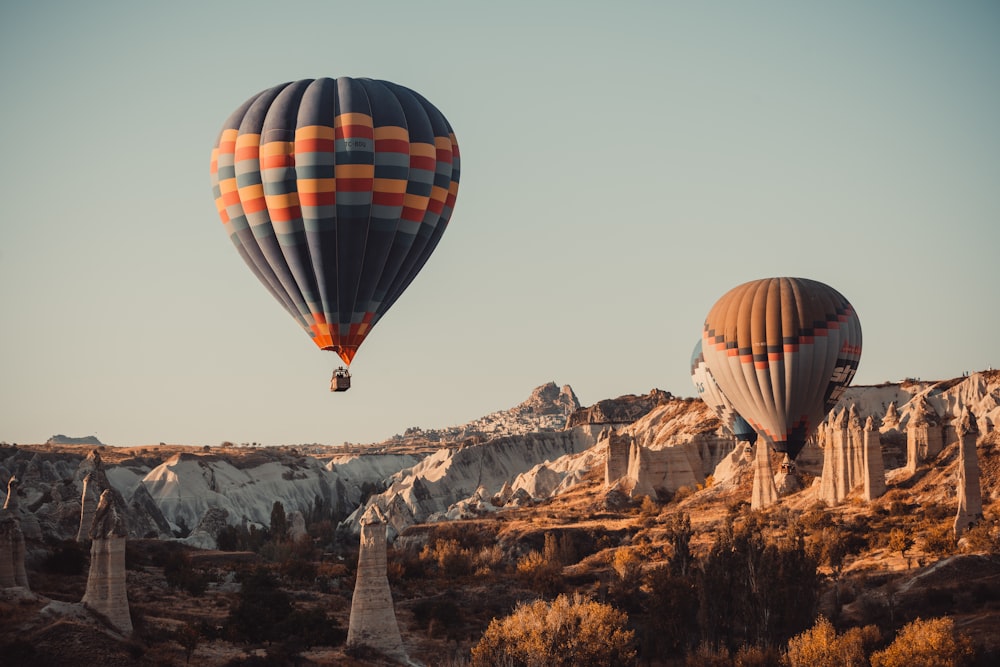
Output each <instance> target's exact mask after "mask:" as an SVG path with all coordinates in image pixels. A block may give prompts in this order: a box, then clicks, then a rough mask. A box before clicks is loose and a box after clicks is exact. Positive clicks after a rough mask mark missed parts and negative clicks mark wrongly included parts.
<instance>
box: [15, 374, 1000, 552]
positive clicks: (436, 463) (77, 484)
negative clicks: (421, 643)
mask: <svg viewBox="0 0 1000 667" xmlns="http://www.w3.org/2000/svg"><path fill="white" fill-rule="evenodd" d="M841 405H842V406H848V405H853V406H854V407H855V410H856V412H857V413H858V414H859V415H860V416H861V418H862V419H864V418H866V417H868V416H874V417H876V418H877V419H878V420H879V422H880V423H882V424H883V427H882V430H883V449H884V450H885V451H886V461H887V468H888V469H890V471H891V469H892V468H893V467H895V466H898V465H901V456H905V433H906V429H907V428H908V426H909V425H910V423H911V422H914V423H915V422H916V421H917V420H921V421H922V422H925V421H927V420H930V421H932V422H935V423H938V424H940V425H941V429H942V431H943V442H944V443H948V442H950V441H951V440H953V439H954V438H953V435H949V430H948V429H949V428H950V423H951V421H952V420H954V419H955V417H956V416H957V415H958V414H959V413H960V412H961V410H962V409H968V410H971V412H972V414H973V415H974V416H975V418H976V420H977V422H978V426H979V430H980V432H981V433H983V434H984V437H985V436H986V435H987V434H990V433H992V432H993V431H994V429H995V425H996V424H997V423H1000V372H997V371H993V372H985V373H975V374H973V375H971V376H969V377H960V378H954V379H950V380H946V381H940V382H930V381H923V382H921V381H914V380H906V381H903V382H900V383H886V384H882V385H878V386H859V387H852V388H850V389H849V390H848V391H847V392H846V393H845V395H844V398H843V400H842V403H841ZM431 442H436V443H437V445H436V446H434V447H429V448H428V447H425V448H424V449H423V450H421V448H420V447H417V446H415V445H417V444H419V443H424V444H425V445H426V444H428V443H431ZM611 442H615V443H623V442H624V443H625V444H623V445H621V444H619V446H621V447H625V451H626V452H627V449H628V447H632V446H635V447H637V448H639V449H637V450H636V452H637V455H636V456H635V457H633V465H634V466H635V469H634V470H632V471H626V472H628V475H630V476H631V477H630V479H631V484H630V489H631V491H632V492H638V491H637V489H638V490H641V491H642V492H644V493H647V494H652V493H657V494H660V495H661V496H662V495H664V494H667V495H669V494H672V493H675V492H676V491H678V490H679V489H681V488H682V487H690V488H693V487H695V486H697V485H699V484H703V483H704V482H705V481H706V479H708V478H709V477H711V478H712V479H713V480H714V481H715V482H716V483H725V482H727V480H730V479H734V478H735V477H736V476H738V474H739V472H740V471H741V470H743V469H744V468H745V465H746V463H747V461H746V456H744V454H745V452H742V453H741V452H739V451H735V450H734V449H733V443H732V440H731V439H730V437H729V436H728V434H726V433H725V432H724V431H722V430H721V427H720V424H719V422H718V420H717V419H716V418H715V417H714V415H713V414H712V413H711V412H710V411H709V410H708V409H707V408H706V406H705V405H704V403H703V402H702V401H700V400H696V399H688V398H677V397H674V396H672V395H671V394H669V393H668V392H665V391H661V390H656V389H654V390H653V391H651V392H650V393H649V394H646V395H639V396H636V395H628V396H623V397H619V398H617V399H608V400H604V401H599V402H598V403H596V404H594V405H592V406H589V407H586V408H581V407H580V405H579V401H578V400H577V398H576V396H575V395H574V394H573V390H572V389H571V388H570V387H568V386H564V387H562V388H560V387H558V386H557V385H556V384H555V383H548V384H545V385H542V386H540V387H538V388H537V389H535V390H534V391H533V392H532V393H531V395H530V396H529V397H528V398H527V399H526V400H525V401H524V402H522V403H520V404H519V405H517V406H515V407H513V408H511V409H510V410H506V411H501V412H496V413H492V414H491V415H487V416H486V417H483V418H481V419H477V420H475V421H473V422H470V423H469V424H465V425H462V426H458V427H453V428H448V429H434V430H423V429H419V428H412V429H409V430H408V431H407V433H406V434H405V435H402V436H398V437H397V438H394V439H392V440H390V441H387V442H383V443H379V444H378V445H373V446H370V447H367V448H363V447H355V448H352V451H351V453H349V454H345V453H344V450H343V449H342V448H332V447H331V448H321V447H318V446H313V447H311V448H310V450H309V454H305V453H303V451H300V450H299V449H296V448H291V447H279V448H247V447H231V448H204V449H202V448H172V447H160V448H157V447H148V448H136V449H128V450H126V449H116V448H107V447H100V448H98V449H95V450H92V449H91V448H89V447H85V446H81V445H57V444H53V443H48V444H46V445H39V446H22V447H3V448H0V485H2V487H0V488H2V489H4V490H5V489H6V484H7V481H8V480H9V479H10V478H11V477H12V476H16V477H17V478H18V480H19V481H20V483H21V487H20V489H21V490H20V491H19V494H20V496H21V503H20V505H21V506H22V507H24V508H27V510H26V511H28V510H30V514H31V517H30V518H29V519H28V520H27V528H28V530H27V532H30V533H31V534H32V535H36V536H40V535H41V534H42V533H45V534H49V535H55V536H59V537H71V536H74V535H76V533H77V531H78V529H79V517H80V511H81V496H82V492H83V481H84V478H85V477H86V475H87V473H88V472H89V471H90V470H92V469H93V467H94V465H95V464H94V454H93V453H91V452H92V451H100V452H102V453H103V454H104V459H105V460H104V461H103V462H102V463H101V466H102V468H103V470H104V473H105V477H106V479H107V481H108V483H109V484H110V485H111V486H113V487H114V488H115V489H116V490H118V491H119V492H120V493H121V494H122V496H123V497H124V498H125V500H126V501H127V503H128V505H129V507H130V511H131V513H132V514H133V516H132V518H131V519H130V520H129V526H130V531H131V532H132V535H133V537H140V536H144V535H148V534H158V535H160V536H163V537H168V536H170V535H171V534H174V535H184V534H187V532H188V531H190V530H192V529H194V528H195V527H196V526H197V525H198V524H199V523H200V522H201V521H202V519H203V518H204V517H205V515H206V513H207V512H208V511H209V510H213V509H215V510H222V511H224V513H223V514H222V516H224V520H225V522H227V523H229V524H231V525H237V524H242V523H248V524H257V525H261V526H266V525H268V523H269V520H270V513H271V510H272V507H273V504H274V502H275V501H280V502H281V503H282V504H283V506H284V507H285V510H286V512H288V513H293V512H302V513H308V512H310V511H312V510H314V509H315V508H317V507H321V508H322V509H323V511H325V512H329V513H331V514H332V515H333V516H339V517H344V516H348V517H349V519H348V521H347V523H346V526H348V527H350V528H356V522H355V520H354V519H355V518H356V516H357V514H352V513H354V512H355V511H356V510H358V508H359V507H361V506H362V504H363V501H366V499H367V501H366V503H365V504H371V503H377V504H378V505H380V506H381V507H382V509H383V510H384V511H385V513H386V515H387V516H388V517H389V519H390V522H391V523H392V524H393V525H394V526H395V528H396V530H397V531H402V530H404V529H405V528H406V527H407V526H409V525H412V524H414V523H420V522H425V521H429V520H438V519H447V518H454V517H458V516H468V515H469V514H470V513H476V512H484V511H494V510H496V508H497V507H498V506H499V505H502V504H505V503H509V502H515V503H523V502H528V501H538V500H541V499H544V498H546V497H550V496H551V495H553V494H556V493H562V492H565V491H566V490H567V489H569V488H571V487H572V486H573V484H575V483H577V482H579V481H580V480H582V479H583V478H584V477H586V475H587V474H588V473H589V472H591V471H593V470H595V469H601V470H603V467H604V466H605V465H606V463H607V461H608V451H610V450H609V446H610V444H609V443H611ZM900 442H902V443H903V444H900ZM799 463H800V467H801V469H802V473H803V474H805V475H806V476H807V477H808V476H810V475H812V476H816V475H818V474H819V472H820V469H821V467H822V452H821V451H819V449H818V448H817V447H815V446H811V447H807V448H806V449H805V450H804V451H803V453H802V455H801V456H800V458H799ZM741 466H743V467H744V468H741ZM804 481H805V482H806V483H807V484H808V482H809V479H805V480H804ZM0 493H3V492H2V491H0ZM35 526H37V529H36V528H35Z"/></svg>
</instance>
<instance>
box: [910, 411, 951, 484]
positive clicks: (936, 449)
mask: <svg viewBox="0 0 1000 667" xmlns="http://www.w3.org/2000/svg"><path fill="white" fill-rule="evenodd" d="M943 445H944V432H943V430H942V428H941V421H940V418H939V417H938V414H937V412H936V411H935V410H934V408H933V407H932V406H931V405H930V403H928V402H927V399H926V398H924V397H920V399H919V401H917V402H916V404H915V405H914V406H912V412H911V415H910V420H909V422H907V425H906V469H907V470H908V471H909V472H910V473H915V472H916V471H917V466H918V465H920V464H921V463H923V462H924V461H926V460H928V459H932V458H934V457H935V456H937V455H938V454H940V453H941V449H942V447H943Z"/></svg>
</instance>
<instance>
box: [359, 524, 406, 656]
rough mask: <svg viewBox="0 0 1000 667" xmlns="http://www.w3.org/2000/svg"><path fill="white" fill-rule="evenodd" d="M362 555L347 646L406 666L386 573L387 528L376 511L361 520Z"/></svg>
mask: <svg viewBox="0 0 1000 667" xmlns="http://www.w3.org/2000/svg"><path fill="white" fill-rule="evenodd" d="M360 524H361V551H360V553H359V554H358V571H357V577H356V579H355V583H354V596H353V597H352V598H351V618H350V622H349V624H348V628H347V646H348V647H355V646H369V647H371V648H374V649H376V650H378V651H379V652H381V653H382V654H384V655H386V656H388V657H390V658H393V659H395V660H397V661H399V662H404V663H405V662H408V658H407V655H406V650H405V649H404V648H403V640H402V638H401V637H400V635H399V625H398V624H397V623H396V612H395V609H394V608H393V604H392V591H391V590H390V589H389V578H388V575H387V573H386V524H385V520H384V517H383V516H382V513H381V512H380V511H379V509H378V507H376V506H374V505H373V506H371V507H369V508H368V510H367V511H366V512H365V514H364V516H363V517H362V518H361V521H360Z"/></svg>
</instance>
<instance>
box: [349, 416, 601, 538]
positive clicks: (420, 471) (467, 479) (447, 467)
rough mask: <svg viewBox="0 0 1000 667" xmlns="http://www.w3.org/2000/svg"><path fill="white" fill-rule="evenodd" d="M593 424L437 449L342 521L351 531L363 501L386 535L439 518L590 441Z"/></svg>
mask: <svg viewBox="0 0 1000 667" xmlns="http://www.w3.org/2000/svg"><path fill="white" fill-rule="evenodd" d="M598 429H599V427H578V428H574V429H571V430H566V431H559V432H551V433H550V432H545V433H529V434H527V435H520V436H510V437H504V438H497V439H495V440H489V441H487V442H484V443H481V444H474V445H467V446H465V447H461V448H459V449H453V450H449V449H441V450H438V451H437V452H435V453H434V454H432V455H431V456H428V457H427V458H425V459H424V460H422V461H421V462H420V463H418V464H417V465H415V466H413V467H412V468H409V469H407V470H403V471H401V472H399V473H397V474H396V475H394V476H393V477H392V479H391V481H390V484H389V485H388V488H387V489H386V490H385V491H383V492H382V493H380V494H378V495H375V496H372V497H371V498H370V499H369V501H368V503H367V505H366V506H365V507H359V508H358V509H357V510H355V511H354V513H353V514H351V515H350V516H349V517H348V518H347V519H346V520H345V522H344V523H345V526H346V527H347V528H348V529H350V530H351V532H355V533H356V532H358V531H359V530H360V524H359V521H360V518H361V517H362V516H363V515H364V512H365V510H366V509H367V507H368V506H369V505H373V504H375V505H378V507H379V509H380V510H381V511H382V513H383V515H384V516H385V520H386V522H387V523H388V524H389V525H390V526H391V534H390V539H393V538H394V537H395V534H396V533H398V532H400V531H401V530H402V529H404V528H406V527H407V526H410V525H412V524H414V523H422V522H424V521H428V520H430V519H432V517H444V516H446V515H447V512H448V510H449V508H450V507H451V506H452V505H455V504H456V503H458V502H460V501H463V500H466V499H468V498H471V497H472V496H474V495H476V494H478V495H479V497H481V498H491V497H492V496H494V495H496V494H497V493H499V492H500V490H501V489H502V488H503V486H504V483H506V482H508V481H511V480H513V479H514V478H516V477H517V476H518V475H520V474H521V473H523V472H526V471H528V470H530V469H532V468H533V467H535V466H536V465H538V464H540V463H544V462H546V461H555V460H556V459H559V458H561V457H563V456H566V455H567V454H578V453H580V452H583V451H585V450H587V449H589V448H590V447H591V446H593V445H594V444H596V440H597V435H598V433H599V430H598Z"/></svg>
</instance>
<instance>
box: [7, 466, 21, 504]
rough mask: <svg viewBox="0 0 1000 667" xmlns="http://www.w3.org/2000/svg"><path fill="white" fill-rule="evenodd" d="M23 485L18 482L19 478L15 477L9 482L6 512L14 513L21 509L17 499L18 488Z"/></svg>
mask: <svg viewBox="0 0 1000 667" xmlns="http://www.w3.org/2000/svg"><path fill="white" fill-rule="evenodd" d="M20 485H21V483H20V482H18V481H17V477H14V476H13V475H12V476H11V478H10V479H9V480H7V499H6V500H4V501H3V508H4V510H6V511H8V512H11V513H14V512H17V511H18V509H20V503H19V502H18V498H17V488H18V487H19V486H20Z"/></svg>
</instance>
